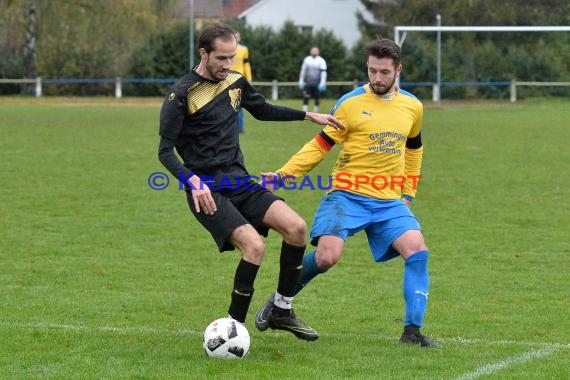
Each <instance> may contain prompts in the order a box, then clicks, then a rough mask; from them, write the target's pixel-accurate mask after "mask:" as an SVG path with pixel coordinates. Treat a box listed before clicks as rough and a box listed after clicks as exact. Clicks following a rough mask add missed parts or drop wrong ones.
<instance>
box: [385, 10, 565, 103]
mask: <svg viewBox="0 0 570 380" xmlns="http://www.w3.org/2000/svg"><path fill="white" fill-rule="evenodd" d="M439 22H440V19H438V23H439ZM408 32H438V35H439V33H441V32H570V26H442V25H437V26H435V25H428V26H411V25H398V26H395V27H394V42H395V43H396V44H397V45H398V46H400V47H401V46H402V45H403V44H404V41H405V40H406V35H407V33H408ZM437 50H438V54H439V52H440V51H441V38H438V39H437ZM437 72H438V73H441V61H440V60H439V59H438V60H437ZM517 83H520V84H523V83H530V82H517ZM533 83H535V82H533ZM561 83H566V82H561ZM561 85H565V84H561ZM511 90H512V89H511ZM433 93H434V99H433V100H434V101H436V102H439V101H440V100H441V77H440V75H438V78H437V81H436V83H434V91H433ZM514 99H515V100H516V87H515V96H514ZM511 101H514V100H513V96H512V93H511Z"/></svg>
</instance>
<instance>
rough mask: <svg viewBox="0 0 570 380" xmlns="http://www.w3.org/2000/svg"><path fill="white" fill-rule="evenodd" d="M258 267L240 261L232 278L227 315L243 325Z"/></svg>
mask: <svg viewBox="0 0 570 380" xmlns="http://www.w3.org/2000/svg"><path fill="white" fill-rule="evenodd" d="M258 270H259V265H255V264H252V263H250V262H248V261H245V260H244V259H241V260H240V262H239V264H238V266H237V268H236V274H235V276H234V288H233V290H232V302H231V303H230V308H229V310H228V314H229V315H230V316H231V317H232V318H234V319H235V320H236V321H238V322H241V323H244V322H245V317H246V315H247V311H248V309H249V304H250V303H251V296H252V295H253V283H254V281H255V277H256V276H257V271H258Z"/></svg>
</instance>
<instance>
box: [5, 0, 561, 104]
mask: <svg viewBox="0 0 570 380" xmlns="http://www.w3.org/2000/svg"><path fill="white" fill-rule="evenodd" d="M361 1H362V3H363V4H364V5H365V6H366V7H367V8H368V9H369V10H370V11H371V12H372V13H373V15H374V16H375V18H376V22H374V23H367V22H365V21H364V20H363V19H362V20H361V31H362V40H361V41H360V43H359V44H357V46H356V47H354V48H352V49H350V50H348V48H347V47H346V46H343V44H342V42H341V41H340V40H339V39H337V38H336V37H335V36H334V35H333V34H332V31H331V30H319V31H315V32H314V33H312V34H307V33H306V32H302V31H300V30H299V29H298V28H297V27H295V25H294V24H293V23H287V24H285V25H284V26H283V27H282V28H281V29H280V30H279V31H277V32H275V31H273V30H272V29H270V28H269V27H255V28H254V27H251V26H248V25H246V24H244V23H243V22H242V21H239V20H226V22H228V23H230V24H232V25H233V26H234V27H236V28H237V29H238V30H240V31H241V33H242V40H243V42H244V43H245V44H246V45H247V46H249V48H250V54H251V62H252V66H253V75H254V81H271V80H274V79H278V80H279V81H297V79H298V72H299V67H300V64H301V61H302V59H303V57H304V56H305V55H307V54H308V52H309V49H310V47H311V46H313V45H317V46H319V47H320V49H321V55H322V56H323V57H325V59H326V60H327V63H328V65H329V79H330V80H332V81H346V80H353V79H359V80H366V73H365V64H364V57H363V56H362V55H361V53H360V51H361V48H362V46H363V44H364V43H365V42H367V41H370V40H371V39H374V38H376V37H377V36H385V37H389V38H393V30H394V26H396V25H434V24H435V17H436V15H437V14H440V15H441V16H442V20H443V25H534V26H538V25H568V24H569V23H570V3H568V2H567V1H563V0H545V1H541V2H534V1H532V2H523V1H520V0H505V1H501V2H489V1H486V0H433V1H432V0H394V1H372V0H361ZM175 3H176V1H174V0H117V1H106V0H98V1H88V0H68V1H65V0H53V1H39V0H0V8H1V9H2V13H0V30H1V31H2V33H0V78H34V77H36V76H41V77H43V78H115V77H122V78H144V79H166V78H172V79H174V78H178V77H180V76H182V75H184V73H186V72H187V70H188V60H189V59H188V46H189V43H188V34H189V33H188V23H187V21H183V22H180V21H178V22H177V21H176V20H177V19H176V18H173V17H172V14H173V12H174V9H175V8H174V5H175ZM30 5H33V6H34V7H35V10H36V14H37V17H36V23H37V25H36V31H37V64H36V65H35V68H33V69H31V68H30V67H29V65H26V64H25V61H26V57H25V54H24V51H25V49H26V43H27V41H26V38H25V35H26V30H27V29H28V28H29V20H28V19H27V18H26V11H25V10H26V7H29V6H30ZM178 20H179V19H178ZM198 35H199V30H196V31H195V38H196V39H197V38H198ZM442 40H443V46H442V73H443V77H442V80H443V81H444V82H481V81H509V80H512V79H517V80H526V81H568V80H569V78H570V67H569V65H570V64H569V62H570V49H568V46H570V33H566V32H560V33H534V32H533V33H530V32H525V33H474V32H469V33H442ZM195 46H197V41H196V42H195ZM435 54H436V46H435V33H409V35H408V38H407V39H406V42H405V44H404V45H403V56H404V64H405V70H404V73H403V77H402V80H403V81H407V82H433V81H435V80H436V58H435ZM194 56H195V62H198V56H197V54H194ZM110 86H112V85H107V87H106V86H105V85H101V86H95V85H89V86H85V85H77V84H74V85H71V84H65V85H50V86H46V89H45V90H44V92H45V93H47V94H79V95H81V94H86V95H87V94H91V95H92V94H103V93H104V94H108V93H109V92H110V90H109V87H110ZM164 88H165V84H163V83H162V84H161V83H158V84H136V85H133V84H131V85H129V84H126V85H125V87H124V92H125V94H126V95H145V96H146V95H161V94H162V93H163V91H164ZM345 90H346V89H341V88H338V89H335V88H332V87H329V91H328V93H327V95H328V96H330V97H337V96H338V95H340V92H344V91H345ZM411 90H412V91H414V92H416V93H418V94H419V95H420V96H423V97H429V92H430V91H431V90H430V89H429V88H415V89H414V88H411ZM18 91H20V87H19V86H7V85H3V86H1V87H0V93H14V92H18ZM442 91H443V93H442V95H443V96H444V97H446V98H479V97H491V98H501V97H507V96H508V93H507V91H508V89H507V88H497V87H478V88H477V87H475V88H474V87H468V88H467V87H444V88H443V89H442ZM337 92H339V93H337ZM536 92H538V93H539V94H540V93H541V92H542V93H544V94H549V95H557V94H558V95H564V94H567V93H568V91H567V89H564V88H558V89H556V88H554V89H553V88H543V89H538V90H536ZM290 95H294V96H298V90H297V89H296V88H294V87H292V88H284V89H283V90H281V89H280V96H281V97H287V96H290Z"/></svg>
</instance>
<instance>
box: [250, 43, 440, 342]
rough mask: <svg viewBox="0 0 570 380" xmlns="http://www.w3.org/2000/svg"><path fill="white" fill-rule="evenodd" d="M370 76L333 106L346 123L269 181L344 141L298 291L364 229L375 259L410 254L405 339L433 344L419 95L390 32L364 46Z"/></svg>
mask: <svg viewBox="0 0 570 380" xmlns="http://www.w3.org/2000/svg"><path fill="white" fill-rule="evenodd" d="M365 54H366V56H367V59H368V61H367V67H368V79H369V83H367V84H366V85H364V86H361V87H359V88H356V89H355V90H353V91H351V92H349V93H348V94H346V95H344V96H343V97H341V98H340V99H339V100H338V101H337V103H336V105H335V107H334V109H333V111H332V114H333V115H334V116H335V117H336V118H337V119H338V120H339V121H341V122H342V123H343V124H345V125H346V126H347V129H346V130H344V131H337V130H334V129H333V128H331V127H329V126H326V127H325V128H324V129H323V130H322V131H321V132H320V133H319V134H318V135H317V136H316V137H315V138H314V139H312V140H311V141H309V142H308V143H307V144H305V146H304V147H303V148H302V149H301V150H300V151H299V152H298V153H296V154H295V155H294V156H293V157H291V158H290V159H289V161H288V162H287V163H286V164H285V165H284V166H283V167H281V168H280V169H279V170H277V171H276V172H275V173H262V174H263V175H264V176H265V179H266V184H271V183H274V184H277V183H279V184H284V183H286V182H287V179H292V178H295V177H299V176H303V175H305V174H306V173H308V172H309V171H310V170H311V169H313V168H314V167H315V166H316V165H317V164H318V163H319V162H320V161H321V160H322V159H323V158H324V156H325V155H326V154H327V153H328V152H329V151H330V150H331V148H332V147H333V146H334V145H335V144H343V147H342V150H341V152H340V155H339V157H338V160H337V162H336V165H335V167H334V169H333V173H332V179H333V180H332V188H331V189H332V190H331V191H330V192H328V193H327V194H326V195H325V196H324V197H323V199H322V200H321V202H320V204H319V207H318V209H317V211H316V213H315V217H314V220H313V225H312V229H311V243H312V244H313V245H316V246H317V249H316V251H313V252H311V253H309V254H307V255H305V256H304V258H303V268H302V271H301V275H300V277H299V282H298V283H297V289H296V292H298V291H300V290H301V289H302V288H303V287H304V286H305V285H306V284H307V283H308V282H309V281H311V280H312V279H313V278H314V277H315V276H317V275H318V274H320V273H324V272H326V271H327V270H328V269H329V268H330V267H332V266H333V265H334V264H336V263H337V262H338V261H339V260H340V258H341V256H342V252H343V248H344V244H345V241H346V239H347V238H348V237H350V236H352V235H354V234H356V233H357V232H359V231H362V230H364V231H365V232H366V235H367V237H368V243H369V246H370V250H371V252H372V255H373V257H374V260H375V261H376V262H383V261H387V260H390V259H393V258H395V257H397V256H400V257H402V259H403V260H404V262H405V264H404V265H405V269H404V289H403V293H404V300H405V304H406V308H405V319H404V331H403V333H402V335H401V338H400V342H401V343H411V344H418V345H420V346H422V347H435V346H436V344H435V343H434V342H433V341H431V340H430V339H429V338H427V337H426V336H424V335H422V334H421V333H420V328H421V327H422V325H423V320H424V315H425V311H426V306H427V300H428V287H429V277H428V266H427V264H428V248H427V247H426V245H425V243H424V237H423V235H422V232H421V230H420V225H419V223H418V221H417V220H416V218H415V216H414V215H413V214H412V212H411V210H410V207H409V206H411V203H412V201H413V199H414V196H415V194H416V187H417V183H418V179H419V178H420V168H421V163H422V153H423V146H422V140H421V124H422V118H423V106H422V104H421V103H420V101H419V100H418V99H417V98H416V97H415V96H413V95H412V94H410V93H409V92H406V91H404V90H401V89H399V88H398V86H397V85H396V78H398V76H399V75H400V72H401V71H402V64H401V63H400V47H399V46H398V45H396V44H395V43H394V42H393V41H391V40H388V39H380V40H376V41H374V42H372V43H370V44H369V45H367V46H366V48H365ZM273 300H274V299H273V298H272V297H271V298H270V299H269V300H268V301H267V302H266V303H265V304H264V305H263V306H262V307H261V308H260V309H259V311H258V312H257V314H256V318H255V324H256V327H257V328H258V329H259V330H261V331H264V330H266V329H267V328H269V327H272V326H271V318H272V314H271V309H272V307H273Z"/></svg>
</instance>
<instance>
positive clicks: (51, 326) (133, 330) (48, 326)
mask: <svg viewBox="0 0 570 380" xmlns="http://www.w3.org/2000/svg"><path fill="white" fill-rule="evenodd" d="M0 328H3V329H26V330H27V329H38V330H63V331H85V332H103V333H114V334H153V335H170V336H201V335H202V333H203V332H202V331H198V330H192V329H179V330H171V329H157V328H152V327H144V326H135V327H128V326H126V327H114V326H87V325H69V324H59V323H49V322H30V323H23V322H10V321H0ZM272 333H273V334H285V335H286V334H288V333H285V332H276V331H274V332H272ZM321 336H323V337H329V338H346V337H359V338H361V339H362V338H366V339H369V340H374V339H375V340H384V341H394V342H397V340H398V337H397V336H392V335H379V334H371V335H368V336H363V335H362V334H359V333H356V332H354V333H352V332H346V333H341V334H340V333H328V334H327V333H323V334H321ZM435 340H436V342H437V343H440V344H441V345H442V348H445V343H450V344H460V345H476V344H484V345H499V346H530V347H542V348H543V349H570V343H551V342H536V341H523V340H487V339H465V338H461V337H456V338H438V339H435Z"/></svg>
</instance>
